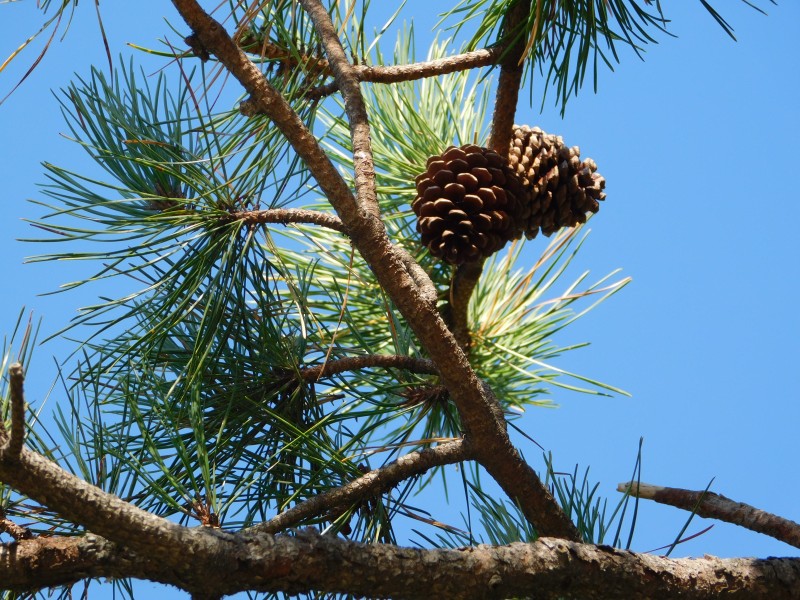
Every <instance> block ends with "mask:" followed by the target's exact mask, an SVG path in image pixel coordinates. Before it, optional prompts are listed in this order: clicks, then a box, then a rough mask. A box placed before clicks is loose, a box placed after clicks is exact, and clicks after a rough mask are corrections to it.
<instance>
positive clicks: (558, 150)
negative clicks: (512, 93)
mask: <svg viewBox="0 0 800 600" xmlns="http://www.w3.org/2000/svg"><path fill="white" fill-rule="evenodd" d="M580 156H581V151H580V149H579V148H578V147H577V146H573V147H572V148H568V147H567V146H566V145H565V144H564V140H563V139H562V138H561V137H560V136H556V135H549V134H547V133H544V132H543V131H542V130H541V129H539V128H538V127H533V128H531V127H528V126H527V125H522V126H516V127H515V128H514V137H513V139H512V141H511V148H510V150H509V156H508V161H509V165H510V167H511V168H512V169H513V171H514V173H516V174H517V177H518V178H519V179H520V181H521V183H522V185H523V186H524V188H525V190H526V192H527V193H528V197H527V198H526V203H525V204H526V206H525V211H524V214H523V216H522V218H523V220H524V223H523V224H522V228H523V230H524V232H525V235H526V237H528V239H532V238H534V237H536V234H537V233H538V232H539V230H540V229H541V231H542V233H543V234H544V235H548V236H549V235H551V234H552V233H554V232H555V231H558V230H559V229H561V228H562V227H574V226H575V225H577V224H578V223H585V222H586V215H587V213H590V212H591V213H596V212H597V211H598V210H599V209H600V204H599V201H600V200H603V199H605V197H606V195H605V193H604V192H603V189H604V188H605V186H606V180H605V178H603V177H602V176H601V175H600V174H599V173H597V165H596V164H595V162H594V161H593V160H592V159H590V158H587V159H586V160H583V161H581V159H580Z"/></svg>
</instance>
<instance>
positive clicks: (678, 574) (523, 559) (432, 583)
mask: <svg viewBox="0 0 800 600" xmlns="http://www.w3.org/2000/svg"><path fill="white" fill-rule="evenodd" d="M203 534H204V535H208V536H210V535H211V533H210V532H209V531H208V530H204V531H203ZM227 545H228V546H229V549H230V553H231V556H232V557H235V560H232V561H230V562H229V563H227V564H224V565H219V566H217V567H216V568H207V569H205V570H203V568H202V567H200V566H199V563H202V562H203V561H199V560H198V559H199V558H201V557H198V556H194V555H186V556H183V557H182V558H183V559H184V560H183V563H184V565H183V568H182V569H180V570H177V571H176V570H172V569H168V568H164V566H163V565H162V564H161V563H159V562H158V561H155V560H152V559H151V558H143V557H142V556H144V555H135V554H132V553H130V552H127V551H125V550H123V549H121V548H119V547H118V546H115V545H113V544H110V543H109V542H107V541H106V540H103V539H102V538H98V537H96V536H84V537H79V538H75V537H71V538H63V537H53V538H37V539H34V540H25V541H22V542H19V543H16V544H9V545H0V581H2V583H3V588H4V589H9V590H19V591H29V590H31V589H38V588H42V587H44V586H48V585H59V584H69V583H74V582H77V581H80V580H82V579H85V578H87V577H94V578H97V577H113V578H121V577H136V578H142V579H149V580H151V581H158V582H161V583H166V584H172V585H176V586H178V587H180V588H182V589H185V590H189V591H192V592H194V593H196V594H204V597H214V596H219V595H228V594H233V593H236V592H240V591H243V590H253V591H261V592H286V593H290V594H301V593H305V592H310V591H314V590H316V591H323V592H330V593H344V594H348V595H352V596H356V597H370V598H376V597H381V598H385V597H391V598H395V599H403V598H408V599H414V598H419V599H429V598H448V599H454V600H456V599H472V598H475V599H479V598H480V599H483V598H486V599H495V598H508V597H526V598H537V599H549V598H553V599H555V598H582V599H586V600H592V599H595V598H596V599H601V600H605V599H607V598H625V599H626V600H638V599H642V600H644V599H648V600H661V599H665V600H671V599H672V598H684V599H687V600H694V599H712V598H741V599H743V600H747V599H752V598H770V599H771V600H782V599H784V598H786V599H789V598H796V597H797V590H798V586H800V559H798V558H771V559H766V560H761V559H751V558H731V559H721V558H715V557H710V556H708V557H704V558H700V559H688V558H684V559H677V560H671V559H668V558H664V557H659V556H652V555H649V554H634V553H632V552H627V551H624V550H615V549H613V548H610V547H608V546H599V547H598V546H591V545H586V544H579V543H574V542H567V541H565V540H560V539H552V538H542V539H540V540H538V541H537V542H535V543H533V544H523V543H516V544H511V545H508V546H499V547H495V546H476V547H471V548H461V549H455V550H421V549H412V548H399V547H397V546H389V545H383V544H359V543H356V542H350V541H348V540H344V539H341V538H338V537H335V536H320V535H319V534H316V533H313V532H311V531H300V532H296V534H295V535H293V536H285V535H281V536H276V537H273V536H270V535H265V534H252V535H240V536H237V537H236V539H235V541H231V542H229V543H227ZM177 551H178V550H177V549H176V552H177ZM203 582H205V585H203Z"/></svg>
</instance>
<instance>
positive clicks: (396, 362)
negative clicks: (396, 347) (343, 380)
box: [300, 354, 437, 381]
mask: <svg viewBox="0 0 800 600" xmlns="http://www.w3.org/2000/svg"><path fill="white" fill-rule="evenodd" d="M370 367H383V368H386V369H406V370H407V371H413V372H414V373H427V374H430V375H435V374H436V373H437V371H436V365H434V364H433V361H431V360H428V359H425V358H416V357H414V356H397V355H394V354H370V355H368V356H348V357H346V358H340V359H338V360H331V361H328V362H326V363H325V364H324V365H319V366H316V367H307V368H305V369H302V370H301V371H300V374H301V376H302V377H303V379H305V380H306V381H316V380H317V379H320V378H322V377H330V376H331V375H336V374H337V373H344V372H346V371H355V370H358V369H367V368H370Z"/></svg>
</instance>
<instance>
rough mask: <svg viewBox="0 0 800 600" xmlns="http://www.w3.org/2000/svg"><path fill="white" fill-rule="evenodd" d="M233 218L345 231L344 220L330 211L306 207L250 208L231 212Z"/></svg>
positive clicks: (250, 222) (258, 223)
mask: <svg viewBox="0 0 800 600" xmlns="http://www.w3.org/2000/svg"><path fill="white" fill-rule="evenodd" d="M230 218H231V220H241V221H244V222H245V223H246V224H248V225H260V224H262V223H312V224H314V225H322V226H323V227H327V228H328V229H333V230H334V231H339V232H341V233H346V232H345V227H344V224H343V223H342V220H341V219H339V218H338V217H337V216H336V215H332V214H330V213H326V212H322V211H318V210H308V209H304V208H270V209H268V210H248V211H238V212H233V213H231V216H230Z"/></svg>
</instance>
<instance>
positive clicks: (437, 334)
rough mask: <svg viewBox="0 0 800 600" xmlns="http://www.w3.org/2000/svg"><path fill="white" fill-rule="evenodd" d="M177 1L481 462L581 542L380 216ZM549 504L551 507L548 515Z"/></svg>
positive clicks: (190, 5) (538, 513)
mask: <svg viewBox="0 0 800 600" xmlns="http://www.w3.org/2000/svg"><path fill="white" fill-rule="evenodd" d="M173 4H174V5H175V7H176V8H177V9H178V11H179V12H180V14H181V16H182V17H183V19H184V20H185V21H186V23H187V24H188V25H189V27H191V29H192V31H193V32H194V35H195V36H196V38H197V39H198V40H199V41H200V42H201V43H202V45H203V47H204V48H205V49H207V50H208V51H209V52H211V53H213V54H214V55H215V56H216V57H217V58H218V59H219V60H220V62H221V63H222V64H223V66H225V68H226V69H227V70H228V71H229V72H230V73H231V74H232V75H233V76H234V77H236V79H237V80H238V81H239V82H240V83H241V84H242V85H243V86H244V88H245V89H246V90H247V91H248V93H249V94H250V100H249V102H248V105H247V106H246V107H243V108H244V109H245V112H247V111H253V112H259V113H263V114H265V115H267V116H269V117H270V118H271V119H272V121H273V122H274V123H275V125H276V126H277V127H278V128H279V129H280V131H281V132H282V133H283V134H284V135H285V136H286V138H287V139H288V140H289V142H290V143H291V145H292V147H293V148H294V150H295V151H296V152H297V153H298V154H299V155H300V157H301V158H303V160H304V161H305V163H306V165H307V166H308V167H309V170H310V171H311V173H312V175H313V176H314V177H315V178H316V180H317V182H318V183H319V184H320V187H321V188H322V190H323V192H324V193H325V194H326V196H327V197H328V199H329V201H330V202H331V204H332V205H333V207H334V209H335V210H336V212H337V214H338V215H339V217H340V218H341V219H342V223H343V224H344V225H345V227H346V228H347V231H348V233H349V235H350V239H351V240H352V242H353V245H354V246H355V247H356V249H357V250H358V251H359V253H360V254H361V255H362V256H363V257H364V259H365V260H366V262H367V264H369V265H370V267H371V268H372V270H373V272H374V273H375V276H376V278H377V279H378V282H379V283H380V285H381V287H383V289H384V290H386V293H387V295H388V296H389V297H390V298H391V299H392V301H393V302H394V303H395V305H396V306H397V308H398V309H399V311H400V312H401V314H402V315H403V317H404V318H405V319H406V320H407V321H408V323H409V325H410V326H411V328H412V329H413V331H414V333H415V334H416V336H417V338H418V339H419V340H420V342H421V344H422V345H423V347H424V348H425V350H426V351H427V352H428V354H429V355H430V357H431V359H432V360H433V361H434V362H435V363H436V366H437V368H438V369H439V374H440V376H441V378H442V383H443V384H444V385H445V386H446V387H447V389H448V390H449V392H450V397H451V398H452V399H453V402H454V403H455V405H456V407H457V408H458V411H459V414H460V416H461V421H462V426H463V427H464V430H465V433H466V435H467V436H468V437H469V438H470V443H471V444H472V447H473V448H475V451H476V453H477V454H476V458H477V459H478V460H479V461H480V462H481V464H482V465H483V466H484V467H485V468H486V470H487V471H488V472H489V474H490V475H491V476H492V477H494V478H495V479H496V480H497V481H498V483H500V485H501V486H502V487H503V489H504V490H506V492H507V493H509V494H510V496H511V498H512V500H514V501H515V502H518V503H519V504H520V506H521V507H522V510H523V512H524V514H525V516H526V518H527V519H529V520H530V521H531V522H532V523H534V524H535V525H536V527H537V530H538V531H539V533H540V534H542V535H553V536H562V537H566V538H569V539H578V534H577V531H576V529H575V526H574V525H573V524H572V523H571V522H570V520H569V519H568V518H567V517H566V515H564V513H563V511H561V510H560V508H559V507H558V505H557V504H556V502H555V500H554V499H553V497H552V496H551V495H550V493H549V491H548V490H547V488H546V487H545V486H544V485H543V484H542V482H541V481H540V480H539V478H538V477H537V476H536V474H535V473H534V472H533V470H532V469H531V468H530V467H529V466H528V465H527V464H525V462H524V461H523V460H522V458H521V457H520V456H519V453H518V452H517V451H516V449H515V448H514V447H513V445H512V444H511V441H510V440H509V438H508V435H507V432H506V428H505V422H504V420H503V419H502V418H498V416H497V411H496V410H495V409H496V400H494V399H493V398H491V397H490V396H488V395H487V394H486V392H485V390H484V389H483V386H482V384H481V382H480V381H479V380H478V378H477V376H476V375H475V372H474V371H473V370H472V368H471V367H470V365H469V361H468V360H467V357H466V356H465V354H464V353H463V352H462V351H461V348H460V347H459V345H458V343H457V342H456V340H455V338H454V337H453V336H452V334H451V333H450V331H449V330H448V328H447V326H446V325H445V323H444V322H443V321H442V319H441V317H440V315H439V313H438V311H437V310H436V307H435V306H432V305H431V304H430V303H429V302H426V301H425V300H424V298H423V295H422V294H420V288H419V286H418V285H417V284H416V283H415V282H414V280H413V278H412V277H411V276H410V275H409V273H408V269H407V268H406V265H405V262H404V260H403V258H402V256H401V255H400V253H399V252H397V250H396V249H395V247H394V246H393V245H392V244H391V242H390V240H389V238H388V236H387V235H386V228H385V227H384V226H383V223H382V222H381V221H380V219H378V218H376V217H375V216H374V214H372V213H371V212H369V211H367V210H361V209H360V208H359V207H358V206H357V204H356V202H355V199H354V198H353V196H352V194H351V193H350V190H349V188H348V187H347V185H346V183H345V182H344V180H343V179H342V177H341V176H340V175H339V173H338V172H337V171H336V169H335V168H334V167H333V165H332V163H331V162H330V160H329V159H328V157H327V156H326V155H325V153H324V152H323V151H322V149H321V148H320V146H319V143H318V142H317V140H316V138H315V137H314V135H313V134H312V133H311V132H310V131H309V130H308V129H307V128H306V127H305V125H304V124H303V123H302V122H301V121H300V119H299V117H298V116H297V114H296V113H294V111H293V110H292V109H291V107H290V106H289V105H288V104H287V103H286V101H285V100H284V99H283V98H282V97H281V96H280V94H278V93H277V91H276V90H275V89H274V88H272V87H271V86H270V85H269V83H268V82H267V81H266V79H265V78H264V76H263V74H262V73H261V71H259V69H258V68H257V67H256V66H255V65H254V64H253V63H252V62H250V60H249V59H248V58H247V56H246V55H245V54H244V53H243V52H242V51H241V50H240V49H239V48H238V47H237V46H236V44H235V43H234V42H233V41H232V40H231V38H230V37H229V36H228V35H227V33H226V32H225V30H224V28H223V27H222V26H221V25H220V24H219V23H217V22H216V21H215V20H214V19H212V18H211V17H210V16H209V15H208V14H207V13H205V12H204V11H203V9H202V8H201V7H200V5H199V4H198V3H197V2H196V0H173ZM542 507H544V508H546V510H544V511H542V510H541V509H542Z"/></svg>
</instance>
